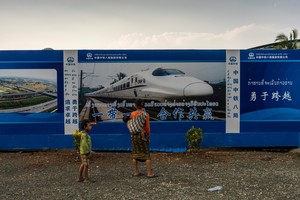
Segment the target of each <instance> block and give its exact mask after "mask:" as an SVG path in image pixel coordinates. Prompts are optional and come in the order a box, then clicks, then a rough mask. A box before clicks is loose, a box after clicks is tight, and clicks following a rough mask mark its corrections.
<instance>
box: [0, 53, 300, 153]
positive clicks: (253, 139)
mask: <svg viewBox="0 0 300 200" xmlns="http://www.w3.org/2000/svg"><path fill="white" fill-rule="evenodd" d="M299 52H300V51H299V50H294V51H289V50H283V51H276V50H270V51H269V50H240V78H239V87H240V97H239V98H240V99H239V103H240V104H237V105H238V106H240V108H239V111H240V113H239V114H240V118H239V120H240V127H239V133H236V134H230V133H226V122H225V121H226V120H190V121H189V120H185V121H176V120H169V121H153V122H151V133H152V138H151V145H150V148H151V150H157V151H185V150H186V148H187V141H186V140H185V133H186V131H187V130H188V129H189V128H190V127H192V126H195V127H200V128H202V129H203V133H204V140H203V143H202V147H261V146H263V147H271V146H273V147H275V146H276V147H277V146H285V147H299V145H300V139H299V125H298V124H299V120H300V111H299V101H300V99H299V98H300V96H299V94H298V93H297V88H298V87H299V85H300V82H299V80H298V79H297V75H298V74H299V64H300V63H299V62H300V53H299ZM198 62H199V63H210V62H215V63H224V66H225V64H226V50H78V63H79V64H80V63H90V64H91V63H104V64H105V63H198ZM0 68H1V69H14V70H18V69H54V70H56V72H57V105H58V107H57V111H56V112H54V113H26V114H21V113H0V149H2V150H13V149H53V148H73V140H72V137H71V136H70V135H66V134H65V130H64V129H65V119H64V117H65V107H64V104H65V101H64V90H65V88H64V58H63V51H52V50H51V51H49V50H41V51H0ZM224 98H226V97H225V96H224ZM91 134H92V137H93V144H94V149H95V150H130V149H131V145H130V134H129V132H128V130H127V129H126V126H125V125H124V123H122V122H113V123H112V122H99V124H98V125H97V126H95V127H94V128H93V130H92V132H91Z"/></svg>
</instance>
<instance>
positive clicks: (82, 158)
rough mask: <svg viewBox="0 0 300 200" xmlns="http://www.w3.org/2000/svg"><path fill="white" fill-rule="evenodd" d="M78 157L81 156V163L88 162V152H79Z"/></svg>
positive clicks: (86, 163) (85, 163)
mask: <svg viewBox="0 0 300 200" xmlns="http://www.w3.org/2000/svg"><path fill="white" fill-rule="evenodd" d="M80 158H81V164H83V165H89V164H90V159H89V155H88V154H81V155H80Z"/></svg>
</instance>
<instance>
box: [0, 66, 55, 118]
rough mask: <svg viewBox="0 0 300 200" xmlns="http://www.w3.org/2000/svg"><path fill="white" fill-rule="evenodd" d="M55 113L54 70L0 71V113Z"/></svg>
mask: <svg viewBox="0 0 300 200" xmlns="http://www.w3.org/2000/svg"><path fill="white" fill-rule="evenodd" d="M56 111H57V72H56V70H55V69H3V70H0V113H40V112H56Z"/></svg>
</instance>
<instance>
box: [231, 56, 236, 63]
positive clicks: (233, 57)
mask: <svg viewBox="0 0 300 200" xmlns="http://www.w3.org/2000/svg"><path fill="white" fill-rule="evenodd" d="M236 61H237V58H236V57H235V56H231V57H230V58H229V62H236Z"/></svg>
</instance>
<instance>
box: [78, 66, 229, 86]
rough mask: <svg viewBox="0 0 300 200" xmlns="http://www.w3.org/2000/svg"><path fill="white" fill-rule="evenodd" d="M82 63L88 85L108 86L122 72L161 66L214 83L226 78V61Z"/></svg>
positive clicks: (84, 81) (128, 74) (128, 72)
mask: <svg viewBox="0 0 300 200" xmlns="http://www.w3.org/2000/svg"><path fill="white" fill-rule="evenodd" d="M81 65H82V66H80V70H83V72H85V73H86V74H89V75H90V76H89V75H87V77H86V78H85V79H83V83H84V85H85V86H86V87H98V86H100V85H102V86H107V85H109V84H110V83H111V82H112V81H113V79H114V78H116V75H117V74H118V73H120V72H122V73H125V74H126V75H127V76H130V75H132V74H134V73H136V72H139V71H141V70H144V69H147V68H151V69H152V68H159V67H162V68H175V69H179V70H181V71H183V72H184V73H185V74H186V75H189V76H193V77H195V78H198V79H201V80H205V81H209V82H212V83H217V82H220V81H223V80H225V63H121V64H120V63H103V64H100V63H93V64H81ZM92 73H93V75H92Z"/></svg>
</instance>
